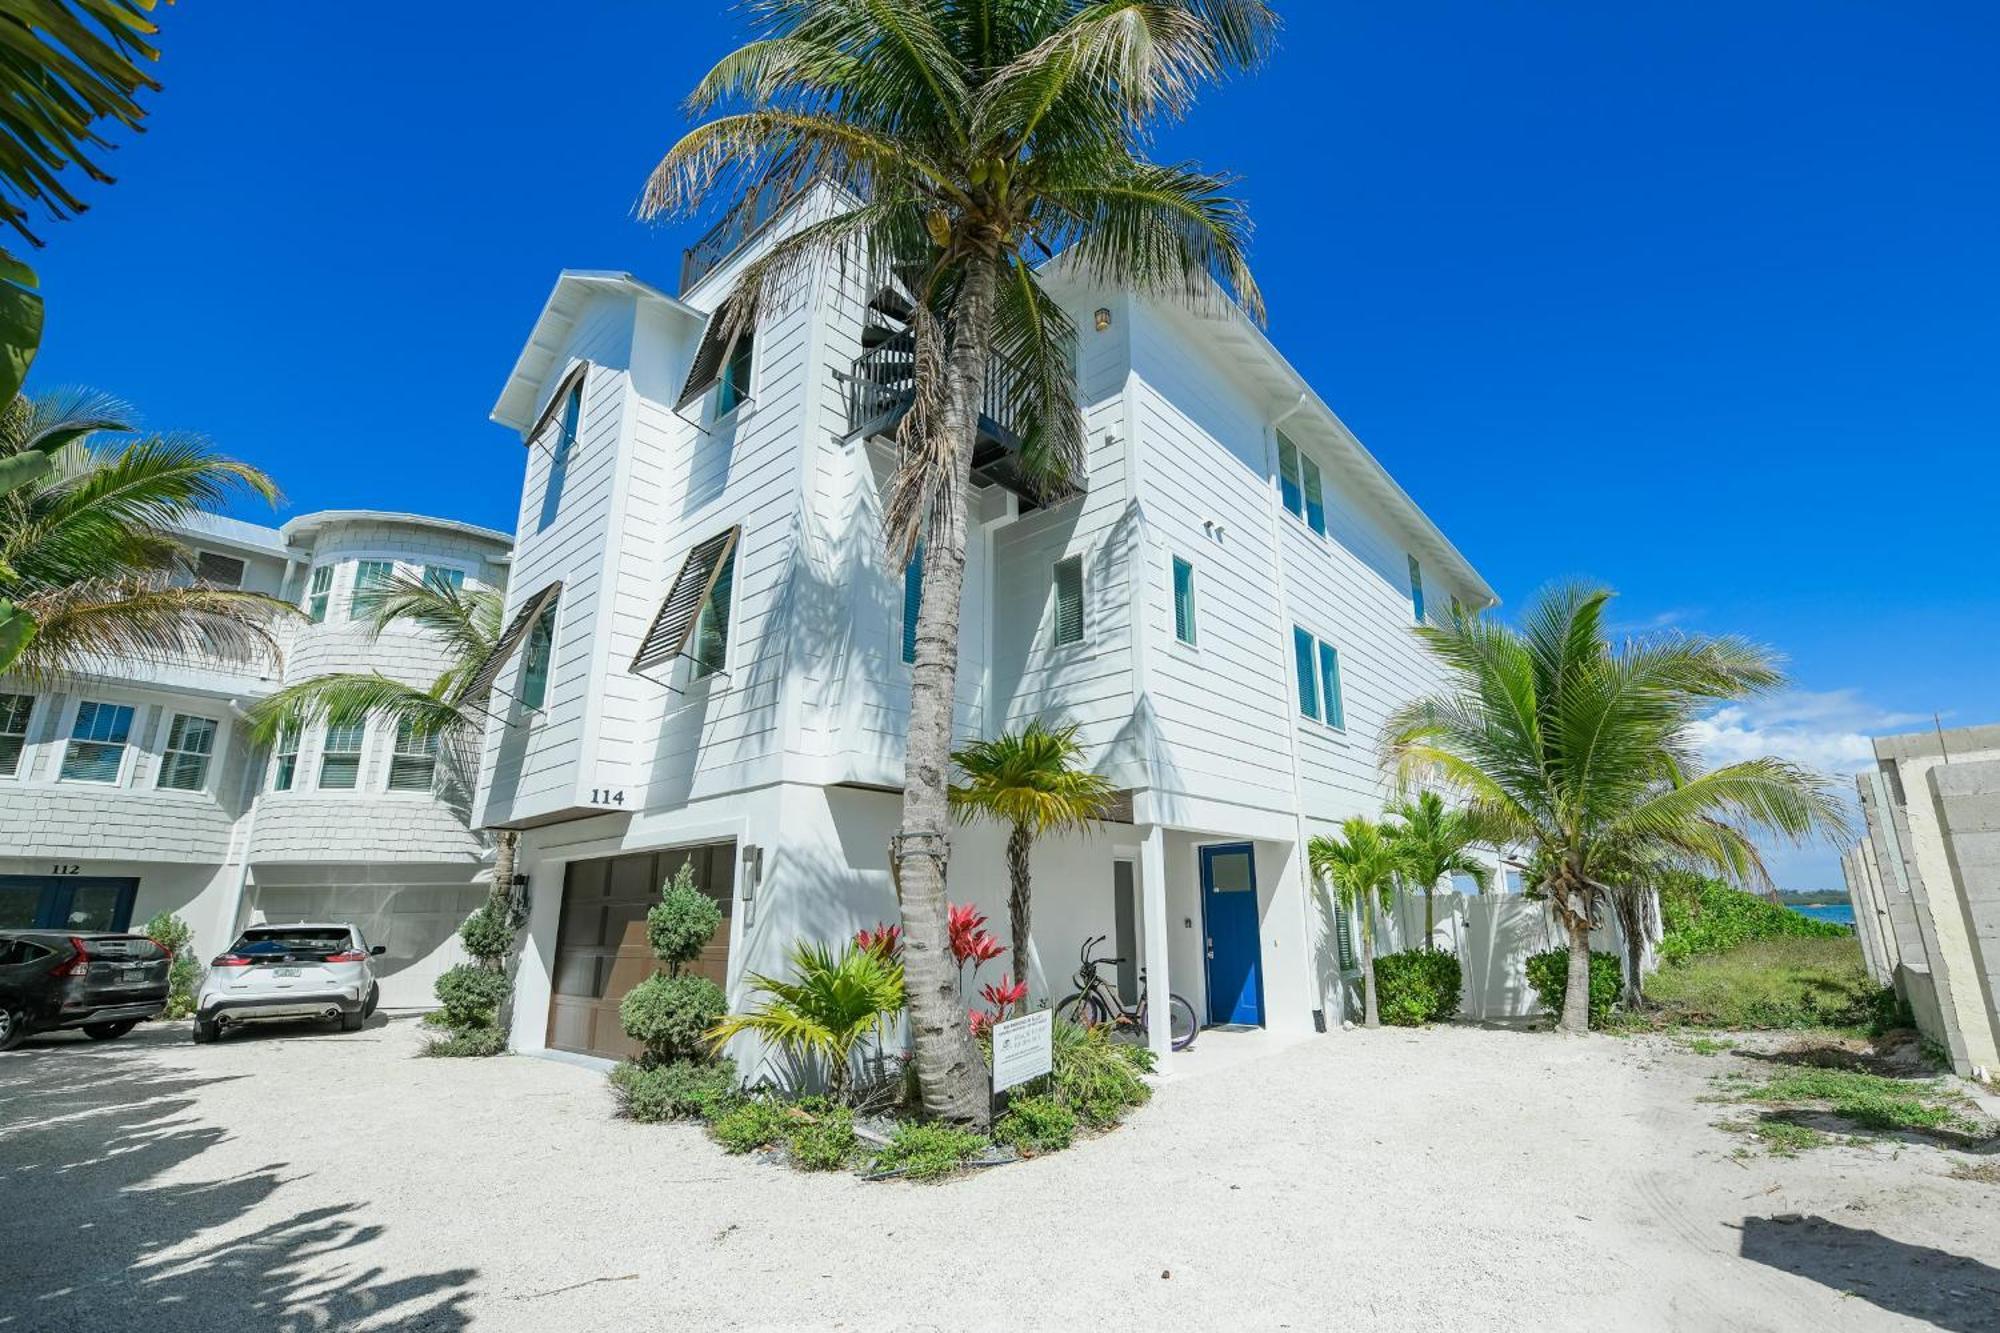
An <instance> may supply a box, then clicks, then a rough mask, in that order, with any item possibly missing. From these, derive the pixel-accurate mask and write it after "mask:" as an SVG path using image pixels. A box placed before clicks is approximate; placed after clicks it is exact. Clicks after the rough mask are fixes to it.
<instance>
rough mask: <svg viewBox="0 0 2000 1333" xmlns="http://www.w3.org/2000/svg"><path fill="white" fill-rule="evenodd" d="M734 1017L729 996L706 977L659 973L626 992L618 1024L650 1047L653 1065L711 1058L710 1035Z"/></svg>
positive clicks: (648, 1054) (619, 1007)
mask: <svg viewBox="0 0 2000 1333" xmlns="http://www.w3.org/2000/svg"><path fill="white" fill-rule="evenodd" d="M728 1012H729V997H728V996H726V995H724V994H723V993H722V987H720V986H718V985H716V984H715V983H714V982H713V981H710V980H709V979H708V978H707V977H697V976H678V977H670V976H667V975H666V974H665V973H661V972H655V973H654V974H653V975H652V976H650V977H647V978H646V979H645V980H644V981H642V982H640V983H639V984H638V985H636V986H634V987H633V988H632V989H631V990H629V991H626V992H625V998H624V1000H623V1001H622V1002H620V1004H619V1006H618V1021H619V1022H620V1023H622V1024H623V1025H624V1027H625V1035H626V1036H628V1037H630V1038H631V1039H632V1040H634V1041H636V1042H638V1043H639V1044H640V1045H641V1046H644V1047H645V1048H646V1055H647V1057H648V1059H649V1062H650V1063H653V1064H664V1063H666V1062H667V1061H670V1060H693V1059H699V1058H700V1057H702V1056H704V1055H706V1054H707V1053H708V1030H709V1029H710V1028H712V1027H714V1026H715V1025H716V1024H717V1023H720V1022H721V1021H722V1016H723V1015H724V1014H726V1013H728Z"/></svg>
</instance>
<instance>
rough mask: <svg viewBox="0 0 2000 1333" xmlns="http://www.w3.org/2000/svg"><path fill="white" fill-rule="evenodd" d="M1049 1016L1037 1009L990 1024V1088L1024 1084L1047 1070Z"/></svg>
mask: <svg viewBox="0 0 2000 1333" xmlns="http://www.w3.org/2000/svg"><path fill="white" fill-rule="evenodd" d="M1054 1035H1055V1024H1054V1021H1053V1016H1052V1015H1051V1014H1050V1013H1049V1011H1048V1010H1046V1009H1037V1010H1036V1011H1035V1012H1034V1013H1032V1014H1024V1015H1022V1016H1021V1017H1020V1018H1010V1019H1008V1020H1007V1021H1006V1022H1004V1023H995V1024H994V1025H993V1091H995V1092H1001V1091H1004V1090H1005V1089H1007V1088H1011V1087H1013V1086H1014V1085H1015V1084H1016V1083H1026V1082H1027V1081H1028V1080H1029V1079H1031V1078H1040V1077H1041V1076H1042V1075H1044V1074H1046V1073H1048V1072H1049V1064H1050V1043H1051V1041H1052V1040H1053V1038H1054Z"/></svg>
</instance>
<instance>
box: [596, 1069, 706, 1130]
mask: <svg viewBox="0 0 2000 1333" xmlns="http://www.w3.org/2000/svg"><path fill="white" fill-rule="evenodd" d="M611 1090H612V1092H613V1093H614V1094H615V1095H616V1096H617V1098H618V1109H619V1110H620V1111H621V1112H622V1113H623V1114H624V1116H625V1118H626V1119H628V1120H637V1121H639V1122H640V1123H641V1124H658V1123H660V1122H662V1121H667V1120H696V1119H699V1120H710V1119H714V1118H715V1117H717V1116H719V1115H721V1114H722V1113H723V1112H725V1111H726V1110H728V1109H729V1107H730V1106H731V1105H732V1104H733V1103H734V1102H735V1100H736V1097H737V1090H736V1065H735V1063H734V1062H733V1061H729V1060H675V1061H673V1062H671V1063H669V1064H660V1065H646V1064H637V1063H635V1062H633V1061H630V1060H627V1061H626V1062H624V1063H623V1064H621V1065H619V1066H618V1067H617V1068H616V1069H614V1070H612V1071H611Z"/></svg>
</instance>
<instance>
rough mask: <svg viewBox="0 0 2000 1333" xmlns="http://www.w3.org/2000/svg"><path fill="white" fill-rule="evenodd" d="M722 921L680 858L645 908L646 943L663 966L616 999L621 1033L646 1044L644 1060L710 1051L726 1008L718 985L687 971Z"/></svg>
mask: <svg viewBox="0 0 2000 1333" xmlns="http://www.w3.org/2000/svg"><path fill="white" fill-rule="evenodd" d="M721 924H722V910H721V909H720V908H718V907H717V906H716V905H715V903H714V901H713V900H712V899H710V898H709V896H708V895H707V894H705V893H703V892H702V891H701V890H700V889H699V888H697V887H695V882H694V862H693V861H692V860H691V859H687V858H683V859H682V861H681V863H680V867H679V868H678V869H676V870H675V871H674V877H673V878H672V879H670V880H668V881H667V882H666V883H665V884H663V885H661V886H660V901H659V902H657V903H655V904H653V906H652V907H651V908H649V909H648V910H647V912H646V942H647V943H648V944H649V945H651V946H652V950H653V957H655V958H657V959H658V960H659V961H660V963H661V964H662V965H663V966H664V970H663V971H657V972H654V973H653V975H651V976H649V977H647V978H646V979H645V980H644V981H642V982H640V983H639V984H638V985H636V986H634V987H632V989H631V990H628V991H626V992H625V998H624V999H623V1000H621V1001H620V1002H619V1005H618V1018H619V1021H620V1023H622V1024H623V1025H624V1029H625V1035H626V1036H628V1037H630V1038H631V1039H632V1040H633V1041H636V1042H638V1043H639V1045H641V1046H642V1047H644V1048H645V1051H646V1054H645V1058H644V1061H643V1063H645V1064H652V1065H660V1064H667V1063H670V1062H672V1061H675V1060H692V1059H699V1058H701V1057H702V1056H705V1055H707V1054H709V1053H710V1052H709V1046H710V1034H711V1032H712V1031H713V1030H714V1028H715V1025H716V1024H717V1023H719V1022H721V1021H722V1017H723V1015H724V1014H725V1013H727V1012H728V1010H729V997H728V996H726V995H724V994H723V993H722V987H720V986H718V985H716V984H715V983H714V982H713V981H711V980H709V979H708V978H707V977H704V976H697V975H696V974H694V973H692V972H690V971H688V970H687V969H688V968H689V967H690V966H691V965H692V964H694V963H695V962H697V961H699V960H700V958H701V955H702V951H703V950H704V949H706V948H707V947H708V942H709V941H710V940H711V939H713V938H714V937H715V932H716V929H717V928H718V927H719V926H720V925H721Z"/></svg>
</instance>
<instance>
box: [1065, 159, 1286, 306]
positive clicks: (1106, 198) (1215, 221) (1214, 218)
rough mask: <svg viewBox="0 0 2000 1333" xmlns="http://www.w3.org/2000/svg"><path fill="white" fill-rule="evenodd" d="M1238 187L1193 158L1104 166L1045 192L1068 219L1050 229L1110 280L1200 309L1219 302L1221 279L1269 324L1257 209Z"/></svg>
mask: <svg viewBox="0 0 2000 1333" xmlns="http://www.w3.org/2000/svg"><path fill="white" fill-rule="evenodd" d="M1114 173H1115V174H1114ZM1233 184H1234V182H1232V181H1230V180H1228V179H1227V178H1225V177H1222V176H1215V175H1211V174H1209V173H1207V172H1203V171H1200V170H1198V169H1197V168H1195V167H1194V166H1192V165H1190V164H1187V163H1181V164H1178V165H1173V166H1158V165H1155V164H1153V163H1149V162H1126V163H1122V164H1119V166H1117V167H1114V168H1113V169H1112V170H1110V171H1107V170H1104V169H1103V168H1102V167H1100V168H1099V169H1098V170H1096V171H1093V172H1092V173H1090V175H1089V176H1088V177H1086V178H1085V179H1083V180H1081V181H1079V182H1077V183H1076V184H1074V185H1072V184H1068V183H1065V182H1060V181H1058V182H1055V183H1052V184H1051V185H1050V186H1049V187H1047V188H1046V189H1045V190H1044V196H1045V197H1046V198H1047V199H1048V200H1049V201H1050V202H1051V203H1052V204H1053V205H1054V206H1055V207H1056V208H1058V209H1060V210H1062V212H1063V213H1065V214H1067V215H1068V221H1067V224H1066V225H1059V226H1056V227H1052V228H1051V229H1050V230H1049V231H1048V232H1047V233H1046V234H1047V235H1048V236H1049V237H1050V240H1051V244H1052V246H1053V247H1054V248H1062V249H1066V250H1067V252H1068V253H1069V255H1070V256H1071V258H1072V259H1073V260H1074V262H1075V263H1077V264H1078V265H1079V266H1080V267H1081V268H1082V270H1083V272H1085V273H1087V274H1089V275H1090V276H1091V277H1093V278H1095V279H1097V280H1098V281H1100V282H1105V283H1110V284H1112V285H1115V286H1129V287H1132V288H1134V289H1135V290H1137V291H1140V292H1143V293H1146V294H1147V295H1151V296H1160V297H1165V298H1169V299H1172V300H1175V301H1178V302H1180V303H1181V304H1183V305H1187V306H1192V307H1200V306H1202V305H1204V304H1210V303H1212V302H1213V300H1214V293H1215V290H1216V289H1215V288H1212V287H1211V286H1210V285H1209V284H1210V280H1211V279H1212V280H1213V281H1214V282H1215V283H1216V284H1218V285H1219V286H1220V289H1221V291H1222V292H1224V293H1227V294H1228V295H1229V296H1231V297H1233V298H1234V299H1235V300H1236V301H1238V302H1239V303H1241V304H1242V306H1243V308H1244V310H1245V311H1247V312H1248V313H1249V314H1250V316H1251V317H1252V318H1253V319H1256V320H1259V321H1262V319H1263V318H1264V298H1263V294H1262V293H1261V292H1260V291H1259V290H1258V288H1257V280H1256V279H1255V278H1254V277H1252V276H1251V273H1250V260H1249V250H1250V213H1249V209H1248V208H1247V207H1245V205H1244V203H1243V201H1242V200H1241V199H1240V198H1238V197H1237V196H1236V195H1235V194H1234V193H1232V188H1231V187H1232V185H1233Z"/></svg>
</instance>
